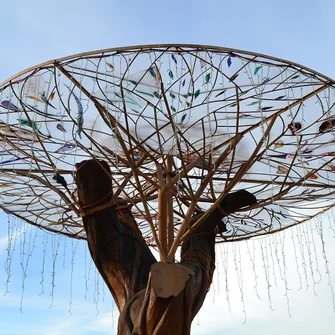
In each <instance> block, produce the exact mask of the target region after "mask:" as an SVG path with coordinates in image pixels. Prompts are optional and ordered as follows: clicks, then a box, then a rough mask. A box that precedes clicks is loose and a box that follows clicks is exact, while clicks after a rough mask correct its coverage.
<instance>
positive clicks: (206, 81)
mask: <svg viewBox="0 0 335 335" xmlns="http://www.w3.org/2000/svg"><path fill="white" fill-rule="evenodd" d="M210 79H211V74H210V73H207V74H206V76H205V83H206V84H207V83H208V82H209V80H210Z"/></svg>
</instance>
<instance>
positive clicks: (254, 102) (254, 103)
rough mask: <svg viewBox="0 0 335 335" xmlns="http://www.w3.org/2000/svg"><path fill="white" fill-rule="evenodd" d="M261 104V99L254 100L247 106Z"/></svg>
mask: <svg viewBox="0 0 335 335" xmlns="http://www.w3.org/2000/svg"><path fill="white" fill-rule="evenodd" d="M257 104H259V101H253V102H251V103H250V104H248V105H247V106H253V105H257Z"/></svg>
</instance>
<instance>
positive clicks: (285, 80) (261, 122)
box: [0, 45, 335, 244]
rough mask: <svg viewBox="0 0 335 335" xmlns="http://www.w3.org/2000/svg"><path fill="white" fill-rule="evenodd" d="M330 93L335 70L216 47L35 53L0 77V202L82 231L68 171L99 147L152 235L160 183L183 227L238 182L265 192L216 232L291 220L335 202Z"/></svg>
mask: <svg viewBox="0 0 335 335" xmlns="http://www.w3.org/2000/svg"><path fill="white" fill-rule="evenodd" d="M334 93H335V90H334V81H333V80H331V79H329V78H327V77H326V76H323V75H321V74H319V73H316V72H315V71H312V70H310V69H307V68H305V67H303V66H301V65H297V64H294V63H290V62H288V61H284V60H281V59H276V58H273V57H269V56H265V55H260V54H255V53H251V52H245V51H240V50H232V49H226V48H219V47H209V46H194V45H151V46H137V47H126V48H118V49H108V50H101V51H95V52H89V53H84V54H79V55H74V56H70V57H66V58H63V59H58V60H53V61H50V62H46V63H43V64H40V65H38V66H35V67H33V68H30V69H28V70H25V71H23V72H21V73H19V74H18V75H16V76H14V77H12V78H10V79H9V80H7V81H6V82H4V83H2V84H1V86H0V138H1V155H0V187H1V194H0V197H1V199H0V207H1V208H2V209H3V210H4V211H5V212H7V213H10V214H12V215H15V216H17V217H19V218H21V219H23V220H25V221H27V222H28V223H30V224H33V225H36V226H38V227H41V228H44V229H47V230H49V231H52V232H56V233H61V234H65V235H68V236H71V237H74V238H81V239H84V238H85V237H86V235H85V231H84V229H83V225H82V219H81V216H83V215H85V208H82V206H81V205H80V202H79V200H78V197H77V191H76V185H75V183H74V180H73V174H74V172H75V170H76V168H75V163H77V162H80V161H83V160H88V159H92V158H94V159H98V160H104V161H106V162H107V163H108V165H109V167H110V169H111V172H112V179H113V180H112V181H113V186H114V188H113V197H112V198H113V201H121V199H123V200H125V201H126V202H127V203H130V204H132V205H133V207H132V212H133V215H134V217H135V219H136V221H137V223H138V226H139V228H140V230H141V231H142V234H143V236H144V238H145V239H146V240H147V242H148V243H152V244H154V240H153V230H155V229H158V228H157V227H158V225H157V221H158V208H159V192H160V190H161V189H164V187H165V190H166V189H169V194H170V200H171V209H172V216H171V218H172V223H173V227H174V233H175V234H177V236H179V238H180V237H182V236H184V237H185V234H186V235H187V231H188V229H189V227H188V219H189V218H190V216H191V215H193V214H194V213H196V212H200V211H207V212H206V213H210V212H211V210H213V209H214V208H216V207H217V205H218V203H220V201H221V200H222V199H223V197H224V196H225V195H226V194H228V193H230V192H234V191H236V190H241V189H244V190H247V191H248V192H250V193H252V194H253V195H255V196H256V198H257V204H254V205H252V206H249V207H246V208H242V209H241V210H239V211H238V212H234V213H231V214H230V215H228V216H226V217H225V218H224V224H225V229H222V232H221V233H219V234H218V235H217V241H218V242H222V241H233V240H241V239H246V238H250V237H254V236H259V235H264V234H270V233H273V232H276V231H279V230H282V229H285V228H287V227H290V226H292V225H295V224H298V223H300V222H303V221H305V220H308V219H310V218H312V217H314V216H316V215H317V214H319V213H320V212H323V211H324V210H326V209H328V208H330V207H332V206H333V205H334V204H335V200H334V189H335V182H334V180H335V176H334V173H335V161H334V159H335V144H334V129H335V117H334V111H333V106H334V102H335V100H334ZM205 218H206V214H205V215H204V216H202V218H201V219H200V221H201V220H204V219H205ZM200 223H201V222H199V224H200ZM180 228H181V230H180ZM178 231H179V232H178ZM178 241H179V240H178Z"/></svg>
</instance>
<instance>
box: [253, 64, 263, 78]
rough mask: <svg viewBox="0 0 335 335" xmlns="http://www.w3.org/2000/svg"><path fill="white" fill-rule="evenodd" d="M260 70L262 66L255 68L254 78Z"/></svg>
mask: <svg viewBox="0 0 335 335" xmlns="http://www.w3.org/2000/svg"><path fill="white" fill-rule="evenodd" d="M261 68H262V65H259V66H257V67H256V68H255V71H254V76H255V75H256V74H257V72H258V71H259V70H260V69H261Z"/></svg>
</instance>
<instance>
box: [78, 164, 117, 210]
mask: <svg viewBox="0 0 335 335" xmlns="http://www.w3.org/2000/svg"><path fill="white" fill-rule="evenodd" d="M74 180H75V183H76V184H77V188H78V197H79V201H80V203H81V205H82V206H87V205H92V204H94V203H96V202H100V201H101V200H102V199H103V198H104V197H106V196H107V197H106V199H104V200H106V201H108V200H109V199H110V197H111V196H112V195H113V194H112V192H111V191H112V178H111V171H110V168H109V166H108V164H107V163H106V162H105V161H98V160H93V159H92V160H85V161H82V162H80V163H77V164H76V173H75V177H74ZM100 204H101V203H100Z"/></svg>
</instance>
